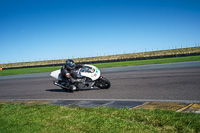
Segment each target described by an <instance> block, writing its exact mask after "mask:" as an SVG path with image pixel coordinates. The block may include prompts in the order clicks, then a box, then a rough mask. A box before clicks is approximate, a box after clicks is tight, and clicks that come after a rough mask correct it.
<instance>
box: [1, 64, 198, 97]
mask: <svg viewBox="0 0 200 133" xmlns="http://www.w3.org/2000/svg"><path fill="white" fill-rule="evenodd" d="M184 64H185V65H184ZM192 64H195V65H192ZM119 69H121V72H119V71H120V70H119ZM119 69H112V68H110V71H109V69H102V75H103V76H104V77H106V78H108V79H109V80H110V82H111V83H112V86H111V88H110V89H108V90H83V91H76V92H74V93H70V92H64V91H63V90H62V89H60V88H59V87H57V86H54V85H53V84H52V81H53V80H54V79H53V78H51V77H50V76H46V75H47V74H48V73H44V74H43V76H42V75H41V74H39V77H38V76H37V74H35V75H34V74H33V77H31V75H28V76H27V77H26V76H25V77H26V78H25V77H24V76H21V78H17V77H20V76H10V77H13V78H9V76H7V77H6V76H5V77H4V76H2V77H3V78H1V79H0V100H10V99H16V100H18V99H37V100H38V99H102V100H105V99H116V100H117V99H118V100H149V99H151V100H158V101H159V100H161V101H162V100H175V101H176V100H182V101H184V100H190V101H200V62H187V63H168V64H162V65H161V64H160V65H144V66H135V67H124V68H123V69H122V68H119ZM116 71H118V72H116Z"/></svg>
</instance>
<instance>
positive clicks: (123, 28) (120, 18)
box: [0, 0, 200, 64]
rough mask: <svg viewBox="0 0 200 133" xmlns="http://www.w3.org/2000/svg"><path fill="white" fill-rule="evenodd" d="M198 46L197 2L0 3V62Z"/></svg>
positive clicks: (199, 5)
mask: <svg viewBox="0 0 200 133" xmlns="http://www.w3.org/2000/svg"><path fill="white" fill-rule="evenodd" d="M199 44H200V0H0V49H1V50H0V53H1V54H0V64H3V63H11V62H24V61H36V60H51V59H67V58H79V57H91V56H103V55H108V54H110V55H112V54H123V53H133V52H143V51H145V50H146V51H151V50H162V49H169V48H180V47H193V46H197V45H199Z"/></svg>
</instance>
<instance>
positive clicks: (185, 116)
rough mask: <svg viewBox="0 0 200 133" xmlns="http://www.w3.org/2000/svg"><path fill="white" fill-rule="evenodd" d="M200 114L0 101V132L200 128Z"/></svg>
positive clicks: (129, 132) (191, 131)
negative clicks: (3, 102) (2, 102)
mask: <svg viewBox="0 0 200 133" xmlns="http://www.w3.org/2000/svg"><path fill="white" fill-rule="evenodd" d="M199 125H200V115H199V114H193V113H177V112H174V111H164V110H143V109H137V110H131V109H124V108H122V109H115V108H104V107H97V108H80V107H75V108H70V107H66V106H52V105H32V106H30V105H22V104H0V132H1V133H11V132H16V133H18V132H20V133H31V132H35V133H37V132H39V133H55V132H61V133H68V132H69V133H70V132H71V133H82V132H92V133H101V132H102V133H133V132H137V133H145V132H146V133H149V132H151V133H152V132H155V133H156V132H158V133H159V132H173V133H176V132H177V133H178V132H181V133H182V132H183V133H197V132H200V126H199Z"/></svg>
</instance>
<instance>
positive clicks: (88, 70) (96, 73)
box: [50, 65, 101, 81]
mask: <svg viewBox="0 0 200 133" xmlns="http://www.w3.org/2000/svg"><path fill="white" fill-rule="evenodd" d="M77 71H78V72H77V77H83V76H84V77H88V78H90V79H92V80H93V81H94V80H97V79H98V78H99V77H100V75H101V72H100V70H99V69H98V68H97V67H95V66H93V65H84V66H83V67H82V68H79V69H78V70H77ZM50 76H51V77H53V78H55V79H58V80H61V79H60V78H61V77H60V69H59V70H55V71H53V72H51V74H50Z"/></svg>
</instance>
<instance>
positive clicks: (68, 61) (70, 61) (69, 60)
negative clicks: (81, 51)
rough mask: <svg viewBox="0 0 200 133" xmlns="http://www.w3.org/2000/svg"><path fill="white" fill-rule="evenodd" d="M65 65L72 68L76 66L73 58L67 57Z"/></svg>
mask: <svg viewBox="0 0 200 133" xmlns="http://www.w3.org/2000/svg"><path fill="white" fill-rule="evenodd" d="M66 66H68V67H69V68H71V69H73V68H75V67H76V64H75V62H74V61H73V60H71V59H68V60H66Z"/></svg>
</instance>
